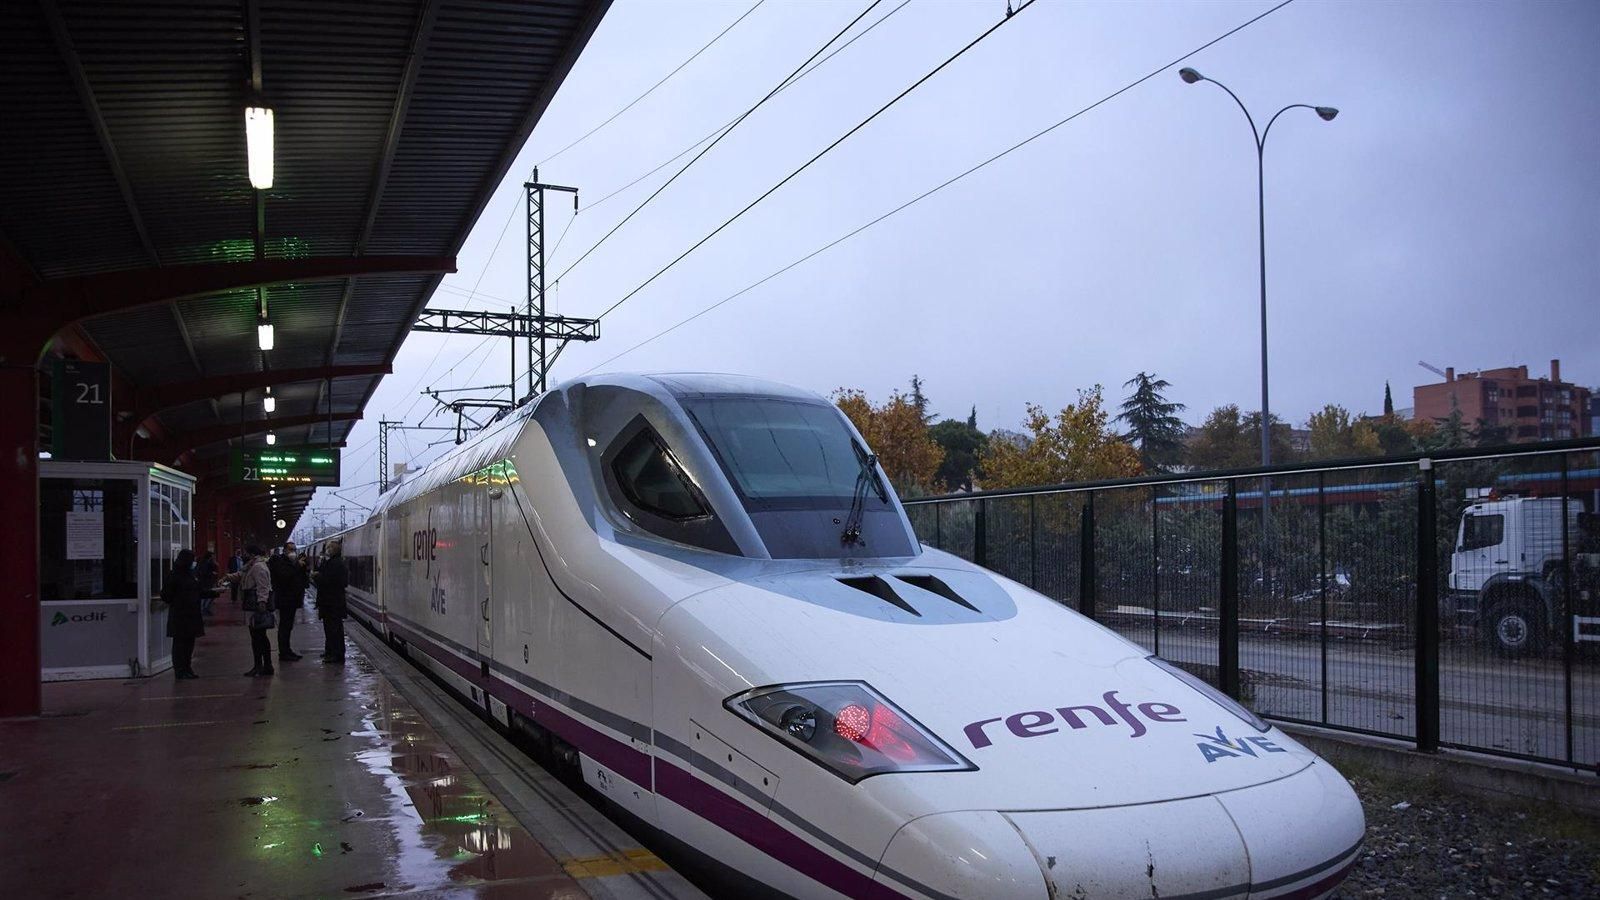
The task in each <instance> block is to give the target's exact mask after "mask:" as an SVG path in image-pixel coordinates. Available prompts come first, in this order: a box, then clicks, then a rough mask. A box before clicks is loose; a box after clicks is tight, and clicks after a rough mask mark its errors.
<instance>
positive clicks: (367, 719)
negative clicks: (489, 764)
mask: <svg viewBox="0 0 1600 900" xmlns="http://www.w3.org/2000/svg"><path fill="white" fill-rule="evenodd" d="M375 680H376V682H377V684H376V689H375V690H374V691H373V692H372V694H371V696H372V702H370V703H368V704H365V705H364V707H363V708H364V710H365V715H364V716H363V717H362V729H361V730H359V731H354V732H351V737H354V738H358V739H361V740H363V741H365V742H367V744H368V749H365V750H362V751H361V752H359V753H357V754H356V756H355V758H356V759H357V760H358V761H359V762H361V763H362V765H364V766H366V767H367V771H368V772H369V773H371V774H372V776H373V777H374V778H376V779H379V780H381V781H382V783H383V785H384V787H385V789H386V791H387V794H386V797H385V802H386V807H387V808H386V809H385V810H384V811H383V812H382V813H381V815H382V816H384V819H385V821H386V823H387V824H388V825H389V827H390V828H391V829H392V830H393V832H394V837H395V843H396V845H397V848H398V850H399V854H398V856H397V858H396V859H395V866H396V868H397V869H398V870H399V873H400V876H401V877H402V878H403V879H405V881H406V882H407V885H406V886H407V887H408V888H412V889H423V890H432V889H438V888H440V887H443V886H447V885H472V884H482V883H485V882H498V881H508V880H513V879H517V880H527V879H534V880H544V879H552V880H558V881H567V880H568V879H567V878H566V875H565V872H564V870H563V869H562V867H561V865H560V864H559V863H557V862H556V861H555V860H554V859H552V858H551V857H550V855H549V854H548V853H546V852H545V850H544V848H543V847H541V846H539V845H538V844H537V843H536V842H535V841H534V840H533V838H532V837H531V836H530V835H528V833H527V832H525V831H523V829H522V827H521V826H520V825H519V824H518V823H517V821H516V819H515V818H514V817H513V816H512V815H511V813H509V812H508V811H506V810H505V809H504V808H503V807H502V806H500V804H499V803H497V802H496V801H495V799H494V798H493V797H491V796H489V795H488V794H487V793H486V792H485V790H484V788H483V786H482V785H481V784H479V783H478V781H477V779H476V778H475V777H473V776H472V775H471V773H470V772H467V771H465V770H464V769H463V768H462V766H461V764H460V762H459V761H458V760H457V759H456V758H455V757H454V756H453V755H452V754H451V753H450V752H449V750H448V748H446V747H444V746H443V744H442V741H441V740H440V739H439V738H438V736H437V735H436V734H435V733H434V732H433V730H432V728H431V727H429V726H428V725H427V723H426V722H424V721H422V719H421V717H420V716H418V715H417V713H416V711H415V710H413V709H412V708H411V707H410V705H409V704H408V703H406V701H405V700H404V699H403V698H401V697H400V696H399V695H398V694H396V693H395V691H394V690H393V688H391V687H390V686H389V685H388V683H387V682H385V681H383V679H381V678H377V679H375ZM355 814H356V815H362V814H363V811H361V810H357V811H356V813H355ZM441 863H443V864H444V865H443V866H441V865H440V864H441ZM542 896H552V897H558V896H570V897H581V896H585V895H584V894H583V893H582V892H580V891H577V890H572V891H571V892H569V893H556V892H551V893H548V894H543V895H542Z"/></svg>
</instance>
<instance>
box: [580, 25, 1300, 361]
mask: <svg viewBox="0 0 1600 900" xmlns="http://www.w3.org/2000/svg"><path fill="white" fill-rule="evenodd" d="M1293 2H1294V0H1283V2H1282V3H1279V4H1278V5H1276V6H1274V7H1272V8H1271V9H1268V10H1266V11H1264V12H1261V13H1259V14H1257V15H1255V16H1253V17H1251V18H1249V19H1246V20H1245V21H1244V22H1242V23H1240V24H1239V25H1236V26H1234V27H1233V28H1231V29H1229V30H1227V31H1225V32H1223V33H1222V34H1220V35H1218V36H1217V37H1214V38H1212V39H1211V40H1209V41H1206V42H1205V43H1204V44H1201V45H1200V46H1198V47H1195V48H1194V49H1192V50H1189V51H1188V52H1186V53H1184V54H1183V55H1181V56H1179V57H1178V58H1176V59H1174V60H1172V61H1171V62H1168V63H1165V64H1163V65H1161V66H1160V67H1158V68H1156V69H1153V70H1151V71H1150V72H1149V73H1147V74H1145V75H1142V76H1140V77H1139V78H1137V79H1135V80H1133V81H1130V82H1128V83H1127V84H1125V85H1123V86H1122V87H1120V88H1117V89H1116V90H1114V91H1112V92H1111V93H1109V94H1106V95H1105V96H1104V97H1101V98H1100V99H1098V100H1096V101H1094V102H1093V103H1091V104H1089V105H1088V106H1085V107H1083V108H1082V109H1079V110H1078V111H1076V112H1074V113H1072V114H1071V115H1068V116H1066V117H1065V118H1062V119H1059V120H1057V121H1055V122H1054V123H1052V124H1050V125H1048V126H1046V127H1044V128H1042V129H1040V130H1039V131H1036V132H1034V133H1033V134H1031V135H1029V136H1028V137H1026V138H1023V139H1022V140H1020V141H1018V142H1016V143H1015V144H1012V145H1011V146H1009V147H1006V148H1005V149H1003V150H1001V151H1000V152H998V153H996V154H994V155H993V156H990V157H988V158H987V159H984V160H983V161H982V162H979V163H978V164H976V165H974V166H971V167H969V168H967V169H965V170H963V171H961V172H959V173H957V174H956V175H953V176H951V177H950V178H947V179H945V180H944V181H942V182H940V183H939V184H937V185H934V186H933V187H931V188H929V189H927V190H925V191H923V192H922V193H920V194H918V195H917V196H915V197H912V198H911V199H910V200H907V201H905V202H904V203H901V204H900V205H899V206H896V207H895V208H893V209H891V210H889V211H888V212H885V213H883V214H881V215H879V216H877V217H876V218H873V219H871V220H869V221H867V222H865V223H863V224H861V225H858V226H857V227H855V228H853V229H851V230H850V231H847V232H845V233H844V234H842V235H840V236H839V237H836V238H834V239H833V240H831V241H829V242H828V243H826V244H823V245H822V246H820V247H818V248H816V249H815V250H812V251H811V252H810V253H807V254H805V255H804V256H801V257H799V258H798V259H795V260H794V261H793V262H790V263H788V264H787V265H785V266H783V267H782V268H780V269H777V270H776V271H773V272H772V273H770V274H768V275H767V276H765V277H764V278H761V279H759V280H757V281H754V282H751V283H750V284H748V285H745V286H744V287H742V288H740V289H739V290H737V291H735V292H733V293H732V294H729V295H728V296H726V297H724V298H722V299H721V300H718V301H717V302H715V303H712V304H710V305H709V306H706V307H703V308H702V309H700V310H699V311H698V312H696V313H694V314H693V315H691V316H689V317H687V318H685V319H682V320H680V321H678V322H676V323H674V324H672V325H670V326H668V327H667V328H664V329H662V330H661V331H658V332H656V333H655V334H653V335H651V336H650V337H647V338H645V339H644V340H642V341H640V342H638V343H637V344H634V345H633V346H631V347H629V348H628V349H626V350H624V351H622V352H621V353H618V354H616V355H614V356H611V357H609V358H607V359H606V360H605V361H604V362H600V363H597V364H596V365H593V366H590V367H589V368H588V369H585V370H584V371H583V372H582V373H580V374H581V375H587V374H589V373H590V372H593V371H595V370H596V369H600V368H603V367H605V366H608V365H610V364H612V363H614V362H616V361H617V360H619V359H621V358H622V357H624V356H627V355H628V354H630V353H632V352H634V351H635V350H638V349H639V348H641V347H644V346H645V345H647V344H650V343H653V342H655V341H657V340H660V339H661V338H663V337H666V336H667V335H669V334H671V333H672V332H674V331H677V330H678V329H679V328H682V327H683V326H685V325H687V324H689V323H690V322H693V321H694V320H696V319H698V318H700V317H701V316H704V315H706V314H707V313H710V312H712V311H713V310H716V309H718V308H719V307H721V306H723V305H725V304H727V303H730V302H732V301H734V300H737V299H738V298H740V297H742V296H744V295H745V294H747V293H749V292H750V291H753V290H755V289H756V288H758V287H760V286H761V285H763V284H766V283H767V282H769V281H771V280H772V279H774V278H777V277H778V276H780V275H782V274H784V273H785V272H788V271H789V270H790V269H793V268H795V267H796V266H799V265H802V264H803V263H806V262H808V261H810V260H811V259H814V258H815V257H817V256H821V255H822V254H823V253H826V252H827V251H829V250H832V249H833V248H834V247H837V246H838V245H840V244H842V243H844V242H845V241H848V240H850V239H851V238H853V237H855V236H856V235H858V234H860V233H862V232H863V231H866V230H867V229H869V228H871V227H873V226H874V225H877V224H878V223H880V222H882V221H884V220H886V219H889V218H892V217H893V216H896V215H898V214H900V213H901V212H904V211H905V210H907V209H910V208H911V207H913V206H915V205H917V204H918V203H921V202H922V201H923V200H926V199H928V198H929V197H932V196H933V195H934V194H937V193H939V192H940V191H943V190H944V189H945V188H947V187H950V186H951V185H953V184H955V183H957V182H959V181H961V180H963V179H965V178H966V177H967V176H969V175H972V174H973V173H975V172H977V171H979V170H981V169H984V168H987V167H988V166H989V165H991V164H993V163H995V162H997V161H999V160H1001V159H1003V158H1005V157H1007V156H1010V155H1011V154H1012V153H1015V152H1016V151H1018V150H1021V149H1022V148H1023V147H1026V146H1028V145H1029V144H1031V143H1033V142H1034V141H1037V140H1038V139H1040V138H1042V137H1044V136H1046V135H1048V134H1050V133H1051V132H1054V131H1055V130H1056V129H1058V128H1060V127H1062V126H1063V125H1066V124H1067V123H1069V122H1071V121H1072V120H1074V119H1076V118H1078V117H1079V116H1082V115H1084V114H1086V113H1088V112H1090V111H1092V110H1094V109H1096V108H1097V107H1099V106H1102V105H1104V104H1106V103H1108V102H1110V101H1111V100H1114V99H1116V98H1117V97H1119V96H1121V95H1122V94H1125V93H1127V92H1128V91H1131V90H1133V89H1134V88H1136V87H1138V86H1139V85H1141V84H1144V83H1145V82H1146V81H1149V80H1150V79H1152V78H1154V77H1156V76H1157V75H1160V74H1161V73H1162V72H1165V71H1167V70H1168V69H1171V68H1172V67H1173V66H1176V65H1178V64H1179V63H1181V62H1184V61H1185V60H1187V59H1189V57H1191V56H1194V55H1195V54H1197V53H1200V52H1202V51H1204V50H1206V49H1208V48H1210V47H1212V46H1214V45H1216V44H1219V43H1221V42H1222V41H1225V40H1227V39H1228V38H1230V37H1232V36H1234V35H1236V34H1238V33H1239V32H1241V31H1243V30H1245V29H1246V28H1249V27H1250V26H1251V25H1254V24H1255V23H1257V22H1259V21H1261V20H1262V19H1265V18H1266V17H1267V16H1270V15H1272V14H1273V13H1275V12H1277V11H1278V10H1281V9H1283V8H1284V7H1285V6H1288V5H1289V4H1291V3H1293ZM612 308H613V309H614V308H615V306H613V307H612ZM607 311H608V312H609V310H607Z"/></svg>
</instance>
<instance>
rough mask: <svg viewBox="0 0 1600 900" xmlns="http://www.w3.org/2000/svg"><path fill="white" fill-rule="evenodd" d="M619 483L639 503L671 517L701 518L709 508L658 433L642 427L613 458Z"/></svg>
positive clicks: (652, 510) (629, 496)
mask: <svg viewBox="0 0 1600 900" xmlns="http://www.w3.org/2000/svg"><path fill="white" fill-rule="evenodd" d="M611 469H612V471H613V472H614V473H615V474H616V476H617V486H618V487H620V488H622V492H623V493H624V494H626V495H627V497H628V499H629V500H630V501H632V502H633V504H634V505H635V506H638V507H639V508H641V509H644V510H646V511H648V512H652V513H655V514H656V515H658V516H662V517H664V518H668V519H679V520H682V519H698V518H700V517H701V516H704V515H707V513H708V511H707V509H706V506H705V504H704V503H702V502H701V500H700V497H699V494H700V492H699V491H698V490H696V489H695V487H694V484H693V483H692V482H690V481H689V476H687V475H685V474H684V473H683V469H682V468H680V467H679V466H678V461H677V460H675V459H673V458H672V453H671V452H670V451H669V450H667V448H666V445H664V444H663V443H661V439H660V438H659V437H657V436H656V433H655V431H653V430H651V429H649V428H642V429H640V430H639V432H638V433H637V434H635V435H634V436H633V437H632V438H630V439H629V440H628V442H627V443H626V444H624V445H623V446H622V449H621V450H619V451H618V452H617V456H616V459H614V460H612V462H611Z"/></svg>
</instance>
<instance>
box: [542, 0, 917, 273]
mask: <svg viewBox="0 0 1600 900" xmlns="http://www.w3.org/2000/svg"><path fill="white" fill-rule="evenodd" d="M910 3H911V0H901V2H900V5H899V6H896V7H895V8H894V9H891V10H889V11H888V12H886V13H884V14H883V15H882V16H879V17H878V18H877V19H876V20H875V21H873V23H872V24H871V25H868V26H867V27H866V28H863V29H861V31H859V32H857V33H856V34H855V35H854V36H852V37H851V38H850V40H848V41H845V42H844V43H843V44H840V45H839V46H837V47H835V48H833V51H832V52H830V53H829V54H828V55H827V56H824V57H823V58H821V59H819V60H817V61H816V62H815V63H812V65H811V67H810V68H808V69H806V70H805V71H804V72H801V73H800V74H799V75H797V76H795V77H794V78H793V79H792V80H790V81H789V83H787V84H785V85H783V86H782V87H780V88H779V89H778V90H779V92H780V93H781V92H783V91H786V90H788V89H789V88H792V87H794V86H795V85H796V84H798V83H799V82H800V80H801V79H802V78H805V77H806V76H807V75H810V74H811V73H812V72H815V71H816V70H818V69H820V68H822V67H823V65H825V64H826V63H827V62H828V60H830V59H833V58H834V57H835V56H838V55H839V53H840V51H842V50H844V49H845V48H846V47H849V46H850V45H851V44H854V43H855V42H856V41H859V40H861V39H862V38H864V37H866V36H867V35H868V34H870V33H871V32H872V30H873V29H874V28H877V27H878V26H879V25H882V24H883V23H884V22H886V21H888V19H889V17H890V16H892V15H894V14H895V13H897V12H899V11H900V10H902V9H905V8H906V7H907V6H908V5H910ZM738 120H739V117H738V116H734V117H733V118H731V119H729V120H728V121H726V122H724V123H722V124H721V125H718V126H717V127H716V128H713V129H711V130H710V131H708V132H706V134H705V136H704V137H702V138H700V139H699V140H698V141H695V142H694V143H692V144H690V145H689V146H687V147H685V148H683V149H682V150H679V151H678V152H677V153H675V154H673V155H672V156H670V157H668V158H667V159H664V160H662V161H661V162H659V163H657V164H656V165H655V167H654V168H652V169H650V171H648V172H645V173H644V174H642V175H639V176H638V177H636V178H634V179H633V180H632V181H630V182H628V183H627V184H624V185H622V186H621V187H619V188H615V189H613V190H612V191H611V192H610V193H608V194H606V195H604V196H602V197H601V198H600V199H599V200H591V201H589V202H588V203H585V204H584V207H583V209H584V211H585V212H588V211H590V210H593V209H594V208H595V207H597V206H600V205H601V204H603V203H605V202H606V201H607V200H610V199H612V198H613V197H616V196H618V195H619V194H621V193H623V192H624V191H626V190H628V189H629V188H631V187H633V186H634V185H636V184H638V183H639V182H641V181H643V180H645V179H646V178H649V177H650V176H651V175H654V174H656V173H657V172H659V171H661V170H662V169H665V168H666V167H667V166H670V165H672V164H673V163H675V162H677V161H678V160H680V159H682V158H684V157H685V156H687V155H689V154H690V153H691V152H693V150H694V148H696V147H698V146H700V145H701V144H704V143H705V142H706V141H709V140H711V139H712V138H714V137H716V136H717V134H718V132H721V131H723V130H724V129H726V128H728V127H729V126H731V125H732V124H733V123H735V122H737V121H738ZM558 249H559V247H558Z"/></svg>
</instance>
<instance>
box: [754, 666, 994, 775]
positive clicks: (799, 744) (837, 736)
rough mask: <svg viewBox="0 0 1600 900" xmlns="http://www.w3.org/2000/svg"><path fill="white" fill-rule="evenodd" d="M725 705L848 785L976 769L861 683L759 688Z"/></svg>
mask: <svg viewBox="0 0 1600 900" xmlns="http://www.w3.org/2000/svg"><path fill="white" fill-rule="evenodd" d="M723 705H724V706H726V707H727V708H728V710H729V711H731V712H733V713H734V714H735V715H737V716H739V717H741V718H743V719H745V720H746V721H748V722H750V723H751V724H753V725H755V726H756V727H757V728H760V729H761V730H762V731H764V732H766V733H767V734H769V735H771V736H772V737H773V738H774V739H776V740H777V741H778V742H779V743H782V744H784V745H785V746H787V747H789V748H790V749H791V750H794V751H795V752H797V753H799V754H801V755H803V756H807V757H810V758H811V760H812V761H813V762H816V763H817V764H818V765H820V766H822V767H823V768H825V769H827V770H828V771H830V772H832V773H834V774H835V775H838V776H839V777H840V778H843V779H844V780H846V781H848V782H850V783H852V784H854V783H855V782H858V781H860V780H861V779H863V778H866V777H868V776H870V775H882V774H884V773H888V772H959V771H967V770H971V769H975V768H977V767H976V766H974V765H973V764H972V763H970V762H968V761H967V760H966V759H965V758H964V757H962V756H961V754H959V753H957V752H956V751H955V750H953V749H951V748H950V746H949V745H948V744H946V743H945V742H944V741H941V740H939V738H938V737H937V736H935V735H934V734H933V733H932V732H930V731H928V730H927V729H926V728H923V727H922V725H920V724H918V722H917V721H916V720H915V719H913V718H911V717H910V716H908V715H906V714H905V713H904V712H902V711H901V710H900V708H899V707H897V706H895V705H894V704H893V703H890V702H889V701H888V699H887V698H885V697H884V696H883V695H882V694H880V693H878V692H877V691H875V690H873V689H872V687H871V686H870V685H868V684H867V683H865V682H862V681H825V682H815V683H811V684H783V685H776V686H773V687H763V688H756V689H755V690H752V691H746V692H744V693H742V694H735V695H734V696H732V697H729V698H728V699H727V700H726V701H724V703H723Z"/></svg>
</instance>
